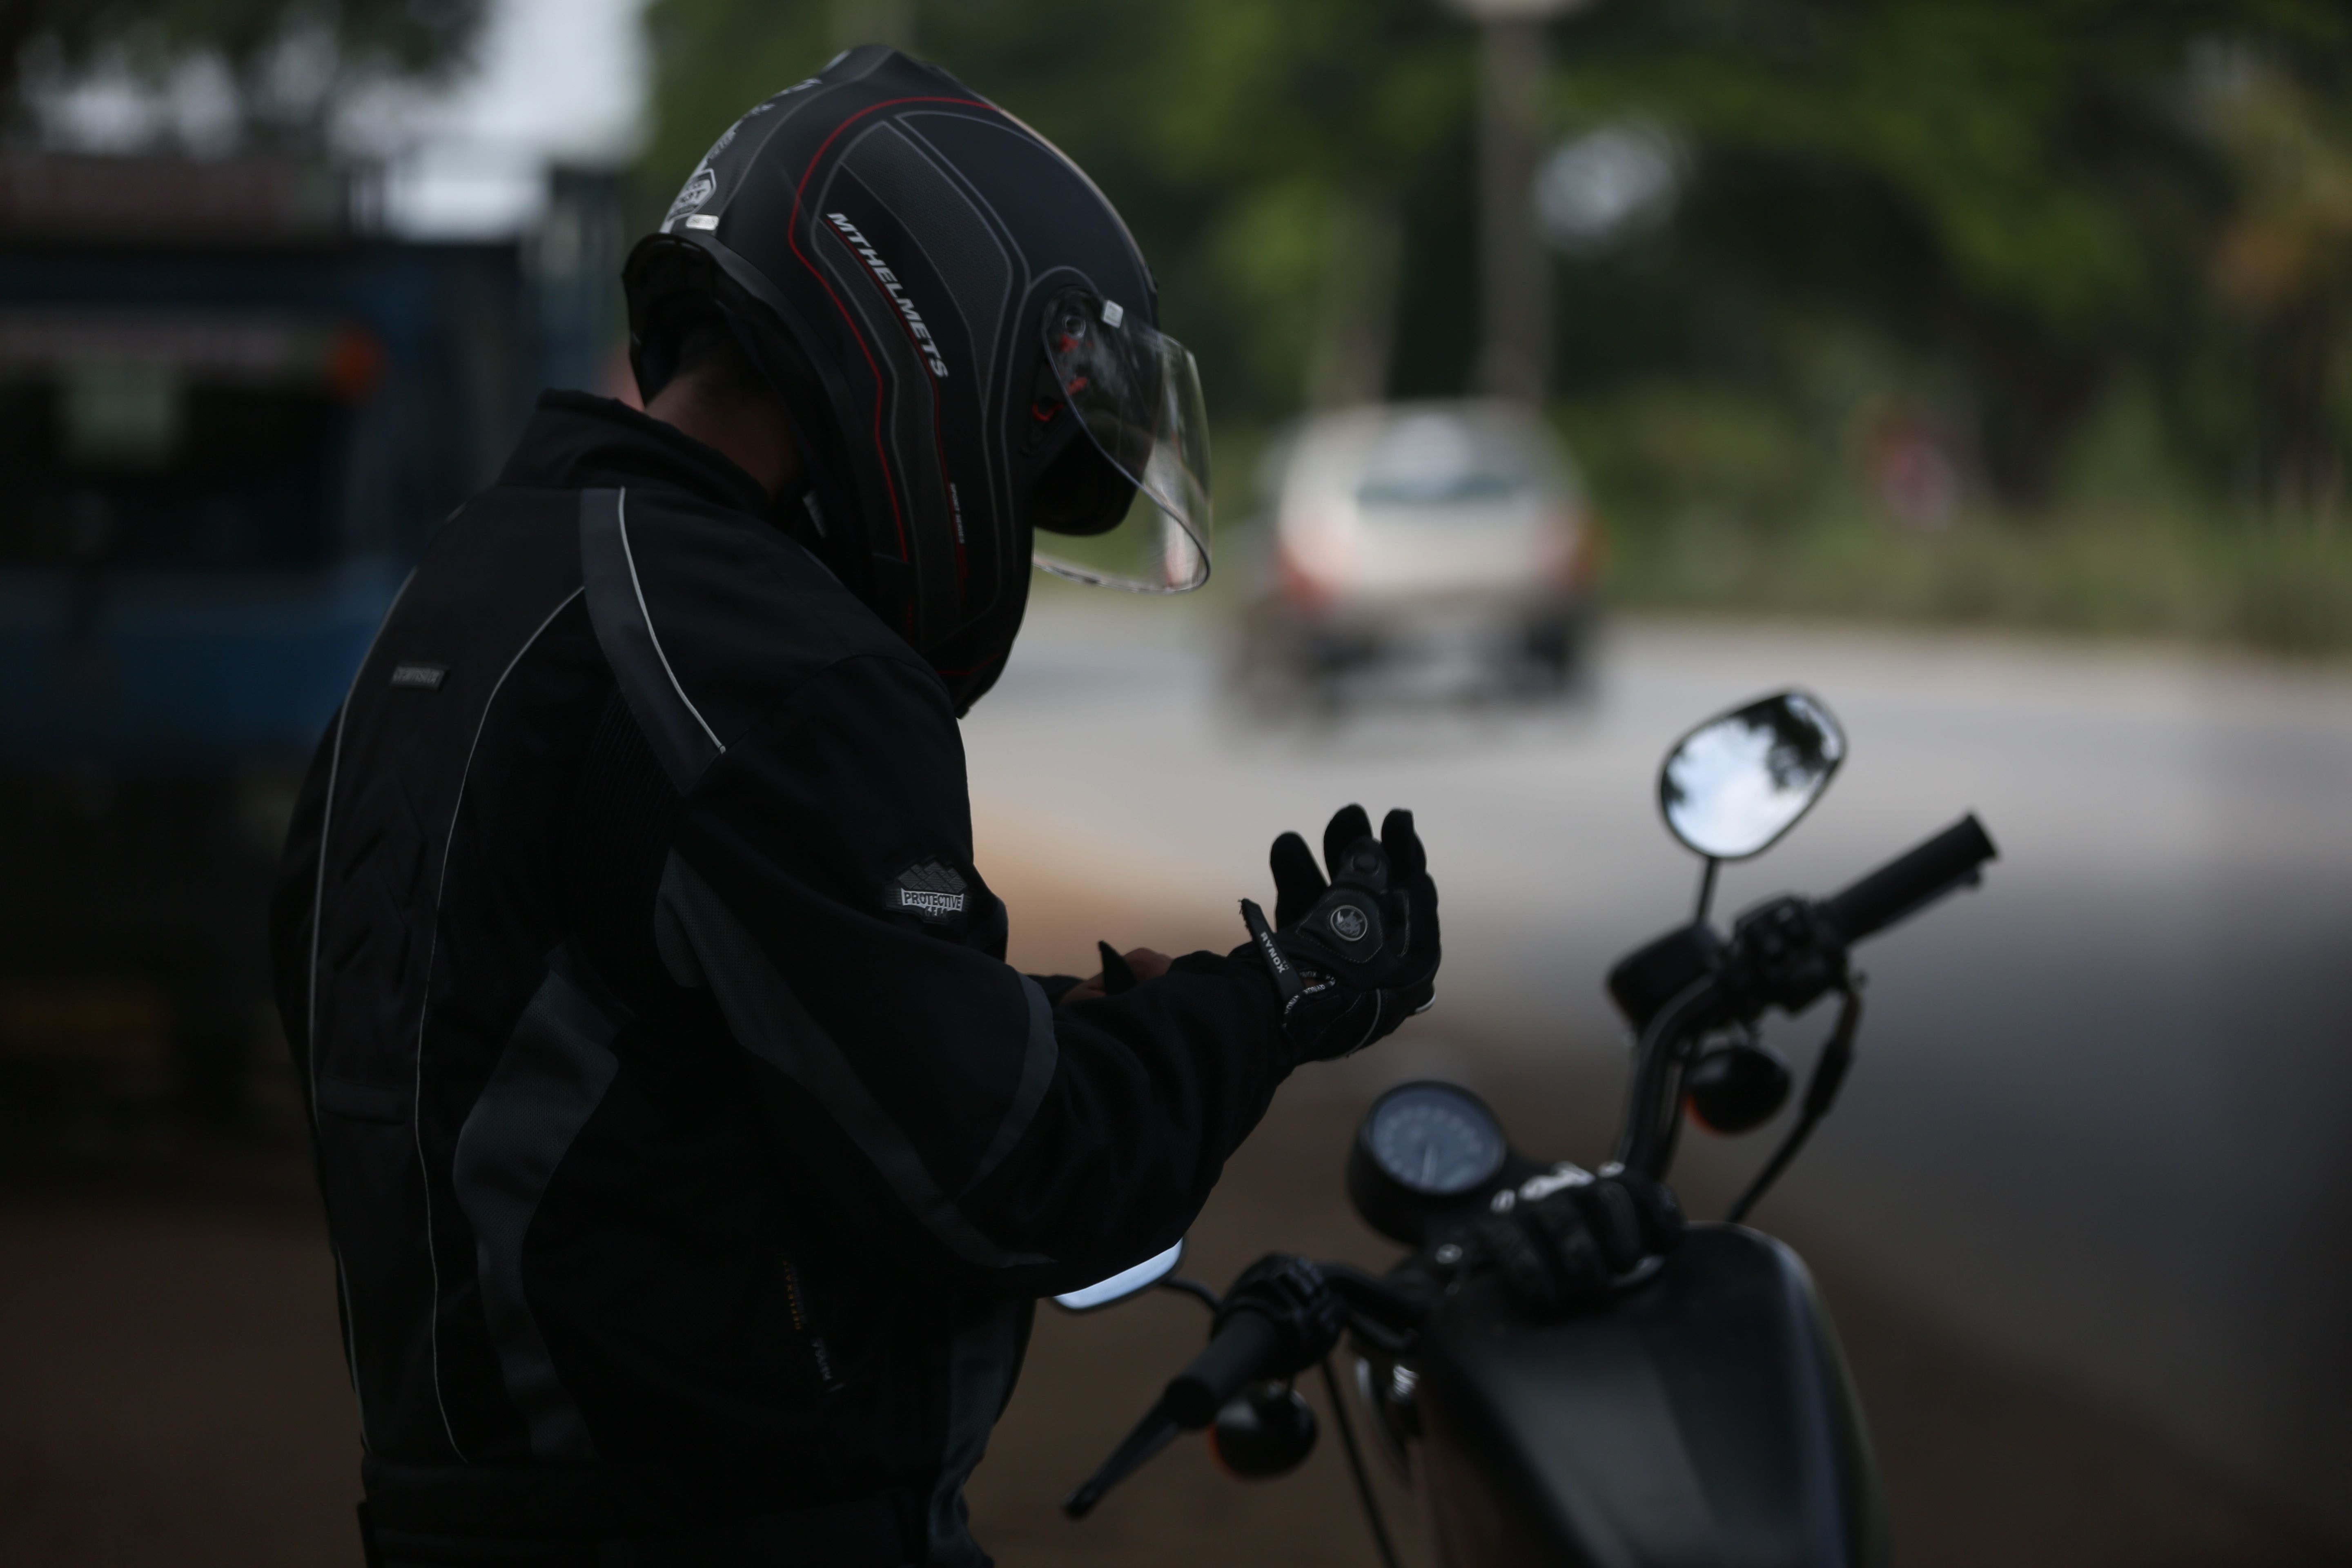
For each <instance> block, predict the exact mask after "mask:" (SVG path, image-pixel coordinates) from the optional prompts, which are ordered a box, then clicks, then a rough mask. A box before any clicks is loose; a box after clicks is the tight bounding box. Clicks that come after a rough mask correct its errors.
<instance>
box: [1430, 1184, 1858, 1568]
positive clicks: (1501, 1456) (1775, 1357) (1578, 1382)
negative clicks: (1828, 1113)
mask: <svg viewBox="0 0 2352 1568" xmlns="http://www.w3.org/2000/svg"><path fill="white" fill-rule="evenodd" d="M1413 1360H1414V1362H1415V1363H1416V1369H1417V1371H1418V1372H1419V1374H1420V1382H1419V1390H1418V1394H1417V1395H1416V1404H1417V1405H1418V1409H1419V1414H1420V1425H1421V1428H1422V1434H1423V1439H1424V1444H1423V1454H1424V1456H1425V1458H1426V1461H1427V1466H1428V1482H1429V1495H1430V1499H1431V1502H1432V1505H1433V1509H1434V1510H1435V1512H1436V1518H1437V1528H1438V1533H1439V1539H1440V1541H1441V1542H1442V1543H1443V1548H1444V1557H1445V1560H1446V1562H1447V1563H1448V1565H1449V1568H1698V1565H1700V1564H1705V1565H1706V1568H1883V1565H1884V1564H1885V1563H1888V1562H1889V1561H1890V1560H1891V1556H1892V1552H1891V1548H1890V1545H1889V1542H1888V1536H1887V1528H1886V1518H1885V1504H1884V1501H1883V1499H1882V1497H1881V1495H1880V1490H1879V1485H1878V1477H1877V1471H1876V1467H1875V1465H1874V1462H1873V1460H1872V1458H1871V1452H1870V1443H1869V1438H1868V1436H1867V1434H1866V1433H1865V1432H1864V1427H1863V1421H1862V1412H1861V1407H1860V1405H1858V1404H1857V1402H1856V1401H1855V1398H1854V1394H1853V1386H1852V1383H1851V1380H1850V1379H1849V1377H1848V1374H1847V1372H1846V1367H1845V1360H1844V1357H1843V1354H1842V1352H1840V1351H1839V1348H1838V1342H1837V1337H1836V1333H1835V1331H1833V1330H1832V1327H1831V1325H1830V1321H1829V1318H1828V1315H1827V1313H1826V1312H1825V1311H1824V1310H1822V1304H1821V1301H1820V1299H1819V1298H1818V1297H1817V1296H1816V1294H1815V1293H1814V1290H1813V1286H1812V1280H1811V1278H1810V1276H1808V1275H1807V1273H1806V1272H1805V1267H1804V1265H1803V1264H1802V1263H1801V1262H1800V1261H1799V1260H1798V1258H1797V1255H1796V1254H1795V1253H1793V1252H1791V1251H1790V1250H1789V1248H1788V1247H1784V1246H1782V1245H1781V1244H1780V1243H1779V1242H1777V1241H1775V1240H1773V1239H1772V1238H1770V1237H1766V1236H1763V1235H1760V1234H1759V1233H1758V1232H1755V1231H1752V1230H1748V1229H1745V1228H1743V1227H1740V1226H1725V1225H1703V1226H1692V1227H1691V1229H1690V1231H1689V1233H1688V1235H1687V1236H1686V1237H1685V1239H1684V1241H1683V1244H1682V1246H1681V1247H1678V1248H1676V1249H1675V1252H1674V1253H1673V1254H1672V1255H1671V1256H1670V1257H1669V1258H1666V1260H1665V1261H1664V1266H1663V1267H1662V1268H1660V1269H1659V1271H1658V1273H1657V1274H1656V1275H1655V1276H1654V1277H1653V1278H1652V1279H1649V1280H1648V1281H1646V1282H1645V1283H1643V1284H1642V1285H1640V1286H1638V1287H1635V1288H1633V1289H1630V1290H1628V1291H1626V1292H1625V1293H1624V1294H1622V1295H1621V1296H1620V1297H1618V1298H1617V1299H1616V1300H1614V1301H1612V1303H1611V1304H1610V1305H1609V1306H1608V1307H1607V1308H1605V1309H1603V1310H1600V1311H1596V1312H1590V1313H1585V1314H1581V1315H1579V1316H1576V1317H1573V1318H1569V1319H1565V1320H1560V1321H1533V1320H1531V1319H1529V1318H1528V1317H1527V1316H1526V1315H1525V1314H1523V1313H1521V1312H1520V1311H1519V1310H1517V1307H1516V1306H1514V1305H1513V1304H1512V1303H1511V1302H1510V1300H1508V1298H1507V1296H1506V1295H1505V1294H1504V1292H1503V1291H1502V1289H1501V1288H1500V1286H1499V1283H1498V1282H1497V1281H1495V1280H1493V1279H1480V1280H1474V1281H1472V1282H1471V1283H1469V1284H1468V1285H1466V1286H1465V1288H1464V1289H1462V1290H1461V1291H1459V1292H1458V1293H1457V1294H1455V1295H1454V1296H1452V1297H1450V1298H1448V1299H1447V1300H1446V1301H1445V1302H1444V1304H1443V1305H1442V1306H1440V1307H1439V1308H1438V1310H1437V1311H1436V1312H1435V1314H1434V1315H1433V1317H1432V1319H1431V1321H1430V1323H1429V1326H1428V1328H1427V1330H1426V1331H1425V1332H1424V1334H1423V1339H1422V1342H1421V1344H1420V1345H1419V1347H1418V1348H1417V1351H1416V1353H1415V1354H1414V1356H1413Z"/></svg>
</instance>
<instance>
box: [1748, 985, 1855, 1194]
mask: <svg viewBox="0 0 2352 1568" xmlns="http://www.w3.org/2000/svg"><path fill="white" fill-rule="evenodd" d="M1861 982H1862V977H1861V976H1860V975H1858V974H1857V975H1855V976H1853V978H1852V979H1851V980H1850V981H1849V982H1848V983H1847V984H1844V985H1842V986H1840V987H1839V988H1838V995H1839V998H1840V1001H1839V1005H1838V1016H1837V1022H1836V1024H1834V1025H1833V1026H1832V1027H1831V1029H1830V1037H1829V1040H1828V1043H1826V1044H1825V1045H1823V1046H1822V1054H1821V1057H1820V1059H1819V1060H1817V1061H1815V1062H1814V1063H1813V1076H1812V1078H1811V1079H1810V1080H1808V1081H1807V1083H1806V1085H1805V1104H1804V1108H1803V1110H1800V1111H1799V1112H1798V1114H1797V1122H1796V1125H1795V1126H1793V1127H1791V1128H1790V1129H1789V1135H1788V1136H1787V1137H1786V1138H1783V1139H1782V1140H1781V1141H1780V1147H1779V1148H1778V1149H1775V1150H1774V1151H1773V1152H1772V1157H1771V1158H1770V1159H1769V1160H1767V1161H1765V1162H1764V1168H1763V1169H1762V1170H1760V1171H1759V1172H1757V1173H1756V1179H1755V1180H1753V1181H1751V1182H1749V1183H1748V1190H1747V1191H1746V1192H1744V1193H1742V1194H1739V1201H1738V1203H1735V1204H1733V1205H1731V1211H1730V1212H1729V1213H1728V1214H1727V1215H1724V1216H1723V1217H1724V1218H1725V1219H1726V1220H1727V1221H1728V1222H1729V1223H1731V1224H1733V1225H1738V1224H1739V1223H1740V1222H1741V1221H1742V1220H1745V1219H1746V1218H1747V1217H1748V1210H1750V1209H1752V1208H1754V1207H1755V1206H1756V1205H1757V1202H1758V1200H1759V1199H1761V1198H1762V1197H1763V1196H1764V1194H1766V1193H1767V1192H1769V1191H1770V1190H1771V1186H1772V1184H1773V1183H1774V1182H1776V1181H1779V1180H1780V1173H1781V1172H1783V1171H1785V1170H1787V1169H1788V1168H1789V1163H1790V1161H1792V1160H1794V1159H1795V1158H1796V1157H1797V1155H1798V1153H1799V1152H1801V1150H1802V1149H1803V1148H1804V1146H1805V1140H1806V1139H1808V1138H1811V1136H1812V1135H1813V1129H1814V1128H1815V1127H1817V1126H1819V1125H1821V1121H1822V1118H1823V1117H1825V1116H1827V1115H1828V1114H1829V1113H1830V1107H1831V1106H1832V1105H1833V1104H1835V1103H1836V1102H1837V1097H1838V1090H1839V1089H1841V1088H1843V1086H1844V1083H1845V1075H1846V1071H1847V1069H1848V1068H1852V1067H1853V1037H1854V1035H1855V1033H1856V1031H1858V1030H1859V1029H1860V1028H1861V1027H1862V989H1861Z"/></svg>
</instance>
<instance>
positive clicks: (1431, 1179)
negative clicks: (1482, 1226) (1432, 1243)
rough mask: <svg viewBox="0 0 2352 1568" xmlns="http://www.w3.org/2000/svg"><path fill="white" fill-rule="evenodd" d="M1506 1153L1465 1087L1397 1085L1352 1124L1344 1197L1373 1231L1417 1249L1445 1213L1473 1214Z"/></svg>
mask: <svg viewBox="0 0 2352 1568" xmlns="http://www.w3.org/2000/svg"><path fill="white" fill-rule="evenodd" d="M1512 1157H1513V1156H1512V1154H1511V1146H1510V1143H1509V1142H1508V1141H1507V1139H1505V1138H1504V1136H1503V1124H1502V1122H1501V1121H1499V1120H1498V1119H1497V1118H1496V1115H1495V1113H1494V1112H1493V1111H1492V1110H1488V1109H1487V1107H1486V1101H1485V1100H1480V1099H1479V1098H1478V1097H1477V1096H1476V1095H1475V1094H1473V1093H1471V1092H1470V1091H1469V1090H1468V1089H1462V1088H1458V1087H1456V1086H1455V1085H1454V1084H1450V1083H1436V1082H1428V1081H1424V1082H1421V1083H1407V1084H1400V1085H1398V1086H1397V1087H1396V1088H1394V1089H1391V1090H1389V1091H1388V1092H1387V1093H1386V1094H1384V1095H1382V1096H1381V1097H1380V1099H1378V1100H1374V1101H1373V1102H1372V1108H1371V1109H1370V1110H1368V1111H1366V1112H1365V1113H1364V1120H1363V1122H1362V1124H1361V1125H1360V1126H1359V1127H1358V1128H1357V1129H1356V1143H1355V1147H1354V1148H1353V1149H1351V1150H1350V1151H1349V1154H1348V1195H1349V1198H1351V1199H1353V1200H1354V1202H1355V1205H1356V1212H1357V1213H1358V1214H1360V1215H1363V1216H1364V1221H1365V1223H1366V1224H1368V1225H1370V1226H1371V1227H1372V1228H1373V1229H1374V1230H1377V1231H1379V1232H1380V1233H1381V1235H1383V1236H1387V1237H1394V1238H1395V1239H1396V1240H1398V1241H1402V1242H1404V1243H1406V1244H1407V1245H1408V1246H1415V1247H1417V1246H1419V1245H1420V1244H1421V1243H1422V1242H1423V1240H1424V1239H1425V1238H1426V1237H1427V1236H1428V1234H1429V1232H1430V1229H1431V1227H1432V1226H1435V1225H1440V1224H1442V1223H1444V1222H1445V1221H1446V1220H1447V1218H1448V1216H1453V1217H1455V1218H1459V1217H1461V1216H1462V1215H1465V1214H1470V1213H1475V1211H1476V1210H1477V1209H1478V1207H1479V1205H1480V1204H1481V1202H1482V1201H1483V1199H1484V1197H1485V1195H1486V1192H1487V1191H1488V1189H1490V1188H1492V1187H1493V1186H1494V1185H1495V1184H1496V1180H1497V1179H1498V1178H1499V1177H1501V1176H1502V1175H1503V1173H1504V1172H1505V1168H1506V1166H1507V1164H1508V1163H1509V1162H1510V1161H1511V1159H1512ZM1521 1163H1525V1162H1524V1161H1522V1162H1521Z"/></svg>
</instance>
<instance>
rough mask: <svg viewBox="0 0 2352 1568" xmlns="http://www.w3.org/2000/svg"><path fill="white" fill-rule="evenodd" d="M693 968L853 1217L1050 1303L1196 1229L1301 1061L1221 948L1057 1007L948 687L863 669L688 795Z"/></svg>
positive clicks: (666, 895)
mask: <svg viewBox="0 0 2352 1568" xmlns="http://www.w3.org/2000/svg"><path fill="white" fill-rule="evenodd" d="M672 843H673V848H672V852H671V855H670V857H669V859H668V862H667V866H666V868H665V869H664V872H663V876H662V883H661V889H660V894H659V899H658V912H657V915H656V931H657V934H658V938H659V945H660V947H661V949H662V953H663V959H664V963H665V964H666V966H667V968H668V969H669V970H670V972H671V973H672V975H673V976H675V977H676V978H677V979H678V980H680V981H681V982H682V983H684V984H689V985H695V986H704V987H707V988H708V990H709V994H710V995H711V996H712V998H713V999H714V1000H715V1001H716V1003H717V1004H718V1007H719V1012H720V1013H721V1015H722V1016H724V1018H725V1020H726V1023H727V1026H728V1028H729V1031H730V1033H731V1034H732V1035H733V1037H735V1040H736V1042H737V1043H738V1044H739V1045H740V1047H742V1048H743V1049H744V1050H745V1051H746V1052H748V1053H749V1054H750V1056H751V1058H753V1060H754V1063H755V1064H756V1065H755V1068H754V1077H755V1079H756V1080H758V1081H760V1082H761V1084H762V1085H763V1089H762V1093H763V1094H764V1095H765V1096H766V1097H767V1098H768V1099H769V1100H771V1102H772V1105H773V1107H774V1115H775V1117H776V1118H777V1120H778V1121H779V1122H780V1124H781V1128H780V1131H781V1136H780V1143H781V1145H782V1147H784V1148H786V1149H788V1150H789V1151H791V1155H790V1157H791V1158H792V1159H793V1162H794V1163H795V1164H796V1165H798V1166H799V1167H800V1171H799V1174H800V1175H801V1177H802V1178H803V1179H804V1180H806V1181H808V1182H811V1183H813V1184H815V1185H816V1186H817V1187H818V1188H819V1189H820V1190H821V1191H822V1192H823V1193H824V1195H825V1197H826V1199H827V1202H828V1205H829V1206H830V1207H831V1208H832V1209H833V1210H834V1211H835V1217H836V1218H837V1219H840V1220H845V1221H846V1222H847V1223H849V1224H851V1225H858V1226H865V1227H866V1228H867V1229H869V1230H870V1231H871V1232H872V1233H873V1234H875V1235H876V1236H877V1237H888V1236H898V1235H907V1236H912V1237H917V1238H919V1239H918V1240H917V1242H916V1245H915V1248H914V1250H915V1251H916V1252H917V1253H918V1254H919V1255H922V1258H923V1260H926V1261H928V1262H930V1263H933V1264H938V1265H943V1266H948V1267H962V1268H976V1269H980V1270H984V1271H987V1272H989V1273H990V1274H992V1275H993V1276H995V1277H996V1279H998V1281H999V1282H1000V1284H1002V1285H1003V1287H1004V1288H1006V1289H1017V1290H1023V1291H1027V1292H1031V1293H1038V1294H1042V1293H1045V1292H1047V1291H1051V1290H1056V1289H1071V1288H1073V1287H1075V1286H1076V1285H1080V1284H1085V1283H1087V1282H1090V1281H1092V1280H1094V1279H1099V1278H1101V1277H1103V1276H1105V1275H1107V1274H1109V1273H1112V1272H1114V1271H1116V1270H1117V1269H1118V1268H1124V1267H1126V1266H1128V1265H1129V1264H1131V1263H1133V1262H1136V1261H1138V1260H1139V1259H1140V1258H1145V1257H1149V1256H1150V1254H1151V1253H1153V1252H1155V1251H1157V1250H1159V1249H1160V1248H1161V1247H1166V1246H1167V1245H1169V1244H1170V1243H1171V1242H1172V1241H1173V1240H1175V1239H1176V1237H1179V1236H1181V1234H1182V1233H1183V1231H1184V1229H1185V1227H1186V1226H1189V1225H1190V1224H1191V1223H1192V1219H1193V1217H1194V1215H1197V1214H1198V1213H1199V1212H1200V1208H1201V1205H1202V1204H1203V1203H1204V1202H1205V1201H1206V1200H1207V1197H1208V1194H1209V1192H1210V1190H1211V1188H1213V1186H1214V1185H1215V1184H1216V1180H1217V1177H1218V1174H1219V1173H1220V1172H1221V1170H1222V1169H1223V1163H1224V1161H1225V1159H1226V1157H1227V1156H1228V1155H1229V1154H1230V1153H1231V1152H1233V1150H1234V1148H1235V1147H1236V1146H1237V1145H1238V1144H1239V1143H1240V1142H1241V1141H1242V1140H1243V1138H1244V1137H1245V1136H1246V1135H1247V1134H1248V1132H1249V1131H1250V1130H1251V1129H1252V1128H1253V1127H1255V1125H1256V1123H1257V1121H1258V1119H1259V1118H1260V1117H1261V1116H1262V1115H1263V1114H1264V1113H1265V1107H1266V1104H1267V1102H1268V1100H1270V1099H1271V1098H1272V1096H1273V1093H1274V1090H1275V1089H1276V1086H1277V1085H1278V1084H1279V1082H1280V1081H1281V1079H1282V1078H1283V1077H1284V1076H1285V1074H1286V1072H1287V1070H1288V1063H1287V1060H1286V1058H1285V1056H1284V1054H1283V1051H1282V1048H1281V1043H1280V1038H1279V1030H1278V1026H1277V1010H1276V999H1275V993H1274V989H1273V985H1272V984H1271V982H1270V981H1269V980H1268V979H1267V978H1266V977H1265V975H1264V974H1263V973H1259V972H1258V971H1256V970H1255V968H1253V967H1252V966H1249V965H1246V964H1242V963H1234V962H1233V961H1232V960H1229V959H1227V958H1224V957H1222V956H1218V955H1214V954H1210V953H1195V954H1192V955H1191V956H1189V957H1186V958H1183V959H1181V960H1179V961H1178V962H1177V963H1175V965H1174V966H1173V967H1172V969H1171V972H1170V973H1168V974H1167V975H1165V976H1163V977H1162V978H1160V979H1159V980H1155V981H1151V982H1148V983H1146V984H1143V985H1140V986H1139V987H1137V988H1135V989H1134V990H1132V991H1130V992H1129V993H1127V994H1123V995H1121V996H1118V997H1113V998H1106V999H1101V1000H1096V1001H1090V1002H1086V1003H1081V1004H1077V1005H1074V1006H1070V1007H1059V1008H1057V1007H1055V1006H1054V1005H1051V1003H1049V1001H1048V1000H1047V997H1046V994H1045V991H1044V989H1043V988H1042V987H1041V986H1040V985H1039V984H1038V983H1037V981H1035V980H1034V979H1032V978H1030V977H1028V976H1026V975H1024V974H1021V973H1018V972H1016V971H1014V970H1013V969H1012V968H1011V967H1010V966H1008V965H1007V964H1005V963H1003V959H1002V956H1001V955H1002V953H1003V940H1004V935H1003V933H1004V915H1003V905H1002V904H1000V903H999V902H998V901H997V900H996V899H995V898H994V897H993V895H992V894H990V893H989V892H988V890H987V887H986V885H985V883H984V882H983V881H982V879H981V877H980V875H979V873H978V871H977V870H976V869H975V868H973V867H972V865H971V821H970V808H969V805H968V804H967V800H966V796H965V786H964V770H963V755H962V747H961V740H960V738H959V736H958V734H957V731H956V728H955V722H954V719H953V717H952V715H951V714H950V711H949V710H948V706H947V701H946V698H945V695H944V693H943V692H942V691H941V690H940V688H939V685H938V683H937V681H936V680H935V679H932V678H931V676H930V675H929V671H927V670H923V669H920V668H914V667H910V666H909V665H908V664H907V663H905V662H904V661H902V660H898V659H894V658H883V657H874V656H868V657H858V658H849V659H845V660H843V661H842V662H840V663H838V664H835V665H834V666H831V667H830V668H827V669H826V670H824V672H822V673H820V674H819V675H817V676H815V677H814V678H813V679H811V680H809V681H808V682H807V683H805V684H804V685H803V686H802V687H800V688H799V689H797V690H796V691H795V692H794V693H793V696H792V697H791V698H790V700H788V701H787V702H786V703H785V704H784V705H783V707H782V711H780V712H778V713H776V714H775V715H773V716H772V718H771V719H770V720H769V721H767V722H766V723H765V724H764V725H763V726H762V727H761V728H760V729H759V730H758V731H755V732H754V733H752V734H751V735H749V736H746V737H744V738H743V739H741V740H740V741H739V742H736V743H734V744H732V745H730V747H729V748H728V749H727V751H726V752H725V754H724V755H723V756H721V757H720V758H719V761H718V762H716V763H713V764H712V766H711V767H710V769H709V773H707V774H706V775H705V776H704V777H703V778H702V779H701V780H700V781H698V784H697V785H696V787H695V788H694V789H693V790H692V791H691V792H690V793H689V794H688V797H687V799H686V802H685V805H684V806H683V809H682V810H681V813H680V816H679V819H678V827H677V834H676V836H675V837H674V839H673V841H672Z"/></svg>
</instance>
